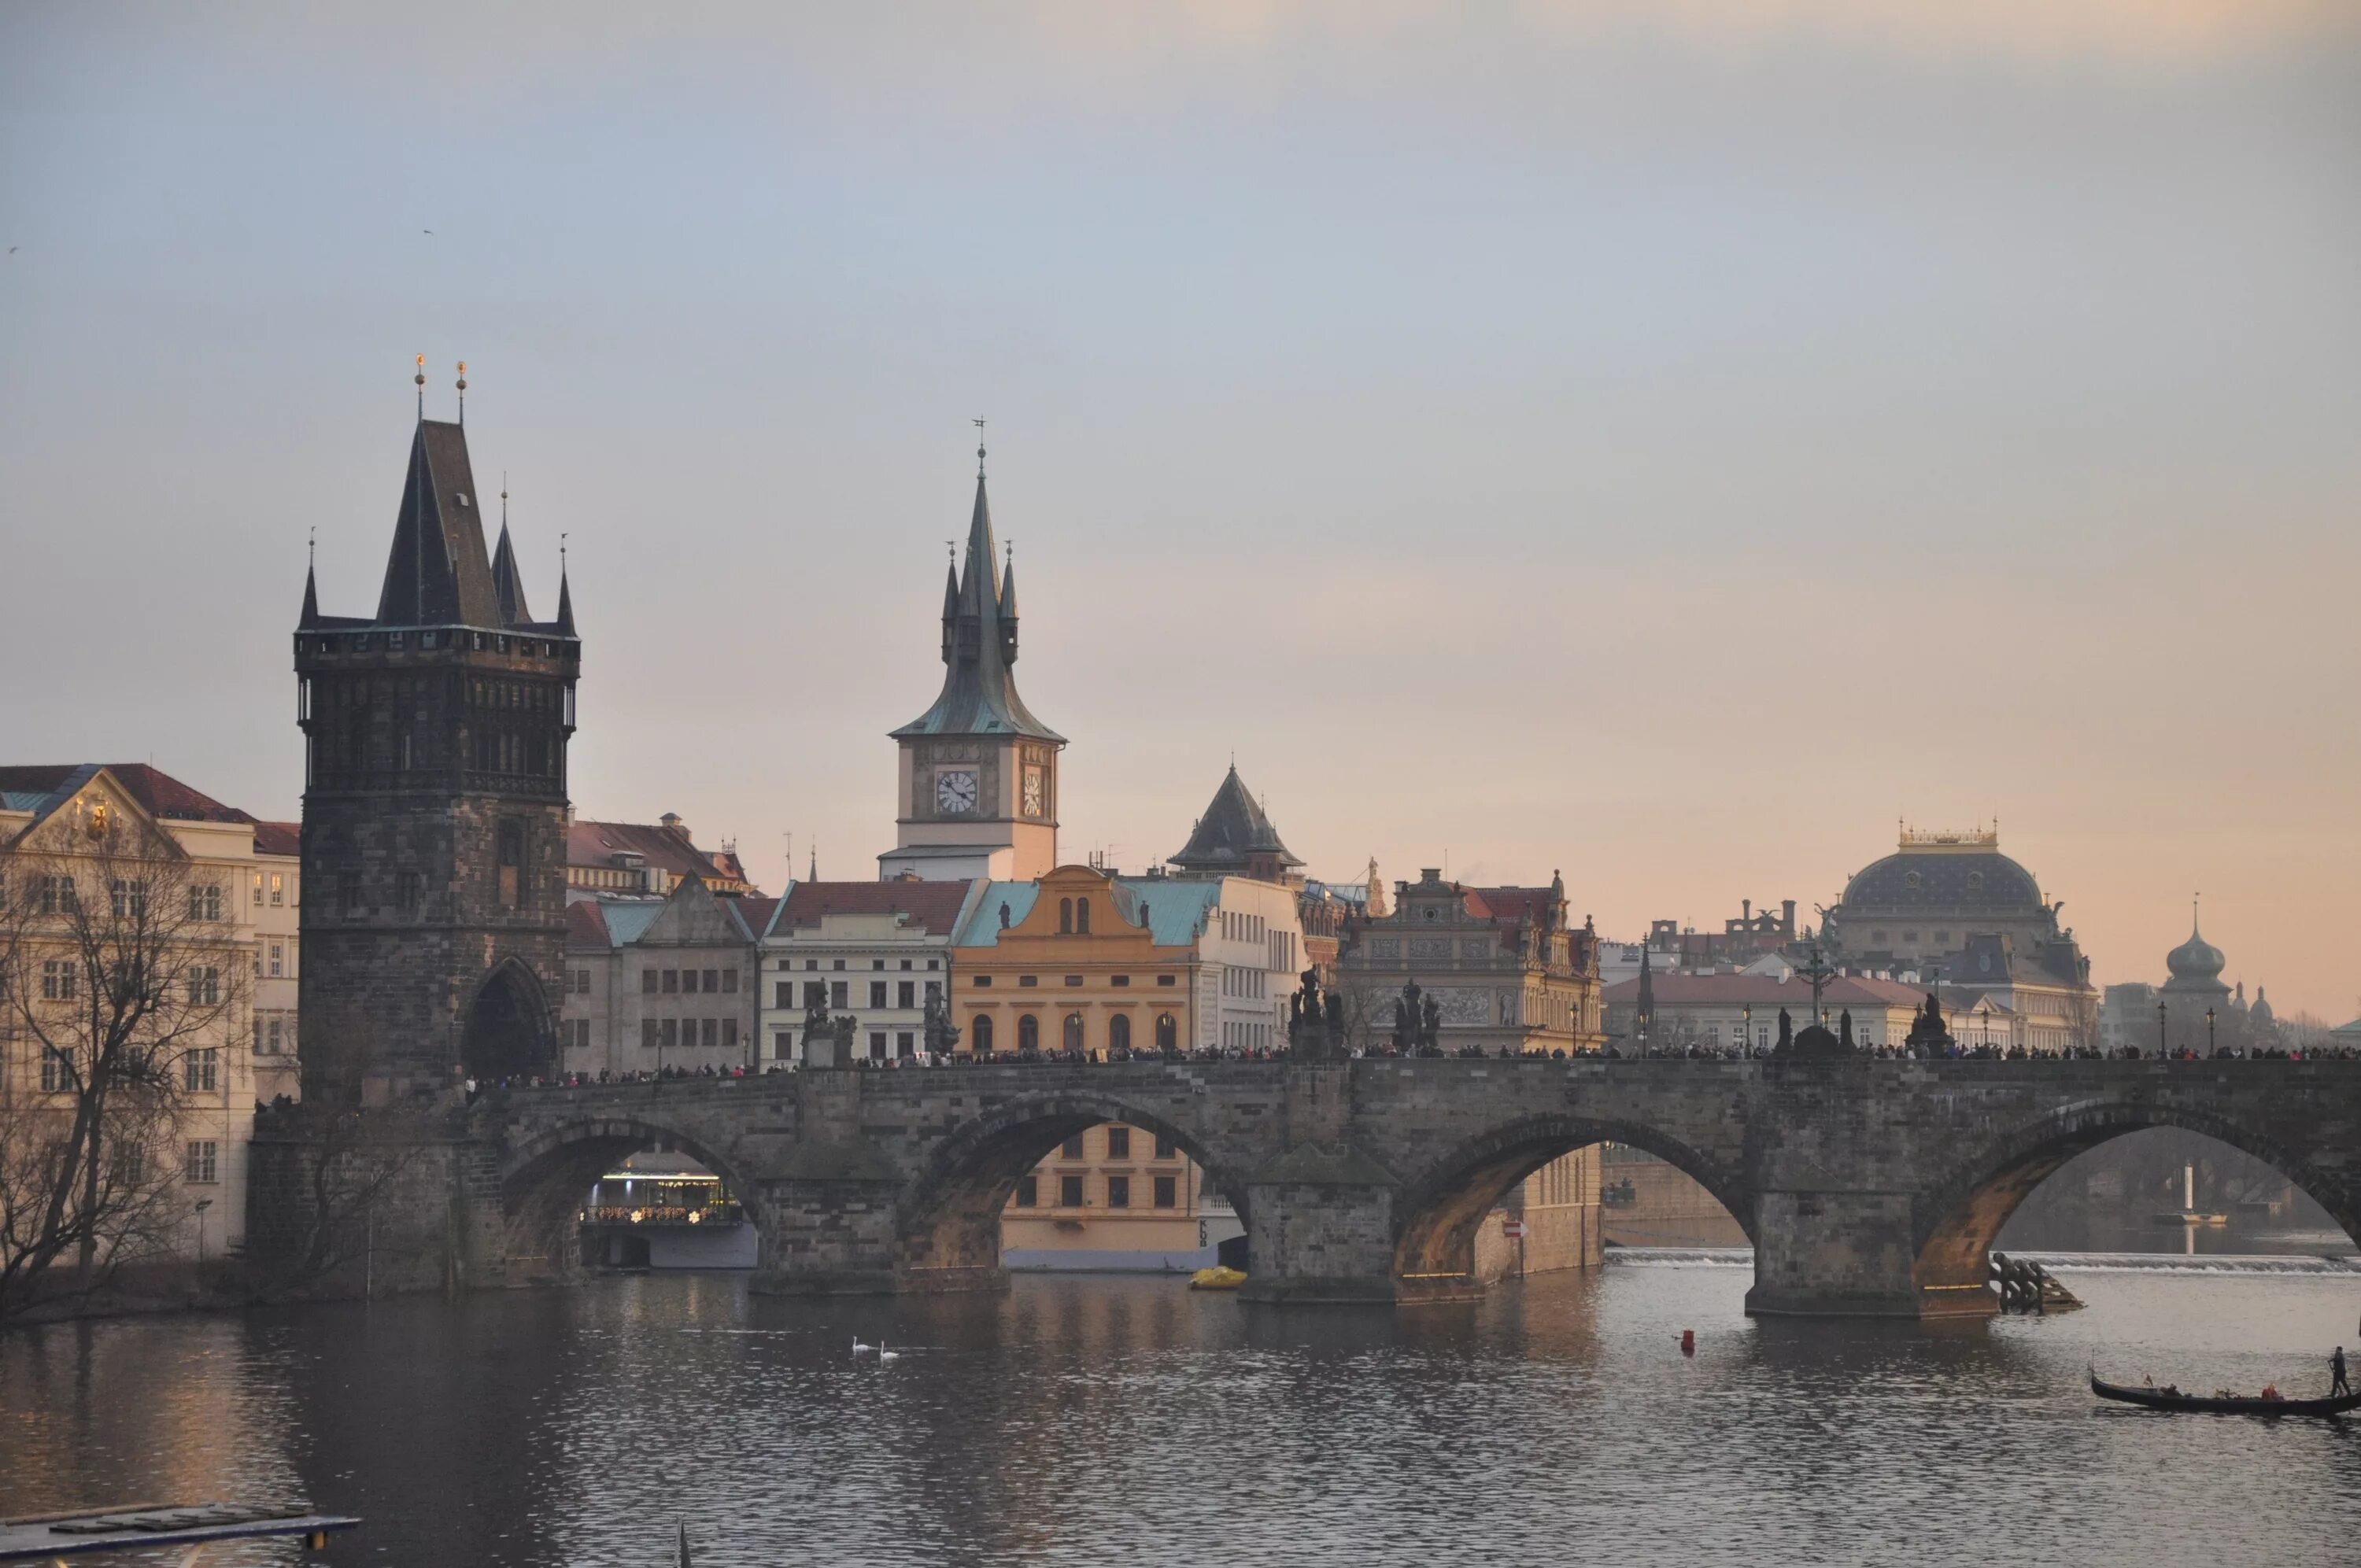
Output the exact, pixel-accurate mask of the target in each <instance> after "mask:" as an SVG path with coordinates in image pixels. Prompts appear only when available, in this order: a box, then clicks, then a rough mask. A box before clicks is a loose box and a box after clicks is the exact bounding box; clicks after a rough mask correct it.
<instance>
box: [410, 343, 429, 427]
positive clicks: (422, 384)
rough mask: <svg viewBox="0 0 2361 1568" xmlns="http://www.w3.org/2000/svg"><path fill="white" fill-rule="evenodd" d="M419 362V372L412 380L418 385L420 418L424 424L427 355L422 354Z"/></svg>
mask: <svg viewBox="0 0 2361 1568" xmlns="http://www.w3.org/2000/svg"><path fill="white" fill-rule="evenodd" d="M417 363H418V374H417V375H415V376H412V378H411V380H412V381H413V382H414V383H416V384H417V387H418V419H419V422H420V423H422V424H423V423H424V422H425V421H426V356H424V355H423V354H422V355H420V356H418V361H417Z"/></svg>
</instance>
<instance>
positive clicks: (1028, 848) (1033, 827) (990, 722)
mask: <svg viewBox="0 0 2361 1568" xmlns="http://www.w3.org/2000/svg"><path fill="white" fill-rule="evenodd" d="M975 457H976V472H975V511H974V514H973V515H972V517H971V518H970V519H969V521H968V531H967V554H966V558H965V560H964V561H963V562H961V563H960V564H959V565H954V566H953V567H952V568H951V571H950V578H949V580H948V581H947V582H945V583H944V585H943V650H942V652H943V664H944V670H943V689H942V690H941V691H940V692H939V693H938V694H937V695H936V697H935V703H934V706H933V707H929V708H928V709H927V711H926V712H924V713H922V714H920V715H919V716H918V717H917V718H914V719H912V720H911V721H910V722H909V723H907V724H905V725H904V726H902V728H901V729H896V730H895V731H894V739H895V740H896V741H897V742H899V743H900V746H901V770H900V776H899V778H898V779H897V780H896V784H895V793H896V795H897V797H898V799H899V803H900V809H899V810H898V811H897V812H896V813H895V817H896V818H897V821H896V824H895V826H896V828H897V829H898V831H897V833H896V835H895V847H894V848H893V849H892V850H887V851H886V852H885V853H884V854H883V855H880V856H878V857H877V861H878V872H879V874H880V875H881V876H884V877H888V878H891V877H895V876H902V875H911V876H917V877H919V878H922V879H924V880H926V881H928V882H939V881H950V880H955V879H960V878H965V877H996V878H1000V879H1002V880H1006V881H1027V880H1030V879H1032V878H1034V877H1038V876H1041V875H1044V874H1046V873H1047V872H1049V871H1050V870H1052V869H1053V868H1054V867H1055V866H1056V865H1057V863H1058V753H1059V752H1060V751H1063V750H1064V749H1065V745H1066V738H1065V737H1064V736H1062V735H1060V734H1059V733H1058V732H1057V731H1056V730H1054V729H1050V728H1049V726H1048V725H1046V724H1044V723H1042V722H1041V721H1040V720H1039V719H1038V718H1034V717H1033V714H1032V710H1031V709H1029V708H1027V707H1026V706H1025V699H1024V698H1022V697H1020V696H1017V695H1016V566H1015V565H1013V564H1012V565H1009V566H1008V567H1007V569H1006V570H1005V572H1004V571H1003V570H1002V567H1001V563H1000V561H999V559H998V558H997V555H996V553H995V549H994V541H993V535H992V508H991V506H990V504H989V503H988V502H987V501H986V500H985V499H984V493H983V447H981V446H979V447H977V448H976V450H975Z"/></svg>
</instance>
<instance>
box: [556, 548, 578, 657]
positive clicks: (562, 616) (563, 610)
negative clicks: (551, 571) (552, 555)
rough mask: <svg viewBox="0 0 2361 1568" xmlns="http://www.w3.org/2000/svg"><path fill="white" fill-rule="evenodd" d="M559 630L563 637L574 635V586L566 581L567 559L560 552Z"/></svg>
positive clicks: (558, 586)
mask: <svg viewBox="0 0 2361 1568" xmlns="http://www.w3.org/2000/svg"><path fill="white" fill-rule="evenodd" d="M557 630H558V631H559V633H560V634H561V635H563V636H566V637H571V636H573V635H574V586H573V585H572V584H571V583H568V582H567V581H566V557H565V554H564V553H563V552H560V554H559V555H558V560H557Z"/></svg>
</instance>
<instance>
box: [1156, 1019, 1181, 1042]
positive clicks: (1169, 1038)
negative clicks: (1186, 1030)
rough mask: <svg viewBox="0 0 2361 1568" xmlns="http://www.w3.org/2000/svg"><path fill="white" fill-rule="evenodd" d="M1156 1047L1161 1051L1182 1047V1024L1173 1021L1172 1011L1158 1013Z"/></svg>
mask: <svg viewBox="0 0 2361 1568" xmlns="http://www.w3.org/2000/svg"><path fill="white" fill-rule="evenodd" d="M1156 1048H1157V1049H1158V1050H1159V1051H1171V1050H1178V1049H1180V1025H1179V1024H1177V1023H1175V1022H1174V1021H1173V1018H1172V1014H1170V1013H1159V1014H1157V1015H1156Z"/></svg>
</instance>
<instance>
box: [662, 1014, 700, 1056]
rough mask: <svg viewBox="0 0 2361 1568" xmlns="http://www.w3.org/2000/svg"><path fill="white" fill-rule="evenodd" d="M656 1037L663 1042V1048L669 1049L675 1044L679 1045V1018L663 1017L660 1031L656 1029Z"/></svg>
mask: <svg viewBox="0 0 2361 1568" xmlns="http://www.w3.org/2000/svg"><path fill="white" fill-rule="evenodd" d="M658 1037H659V1038H660V1039H661V1040H662V1041H663V1043H664V1049H665V1050H670V1049H672V1048H673V1047H675V1046H677V1045H679V1044H680V1020H679V1019H677V1018H667V1019H665V1020H664V1026H663V1028H662V1029H661V1030H660V1031H658ZM691 1043H692V1044H693V1043H694V1042H691Z"/></svg>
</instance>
